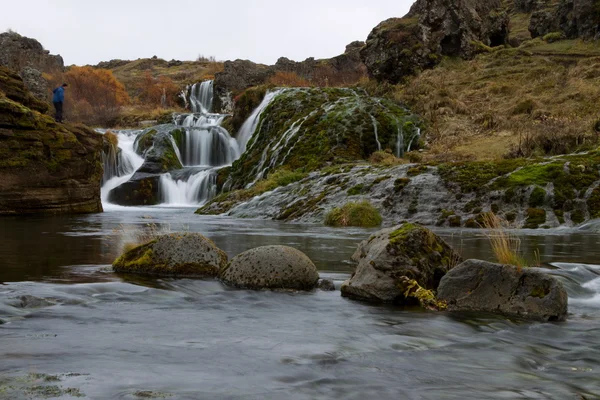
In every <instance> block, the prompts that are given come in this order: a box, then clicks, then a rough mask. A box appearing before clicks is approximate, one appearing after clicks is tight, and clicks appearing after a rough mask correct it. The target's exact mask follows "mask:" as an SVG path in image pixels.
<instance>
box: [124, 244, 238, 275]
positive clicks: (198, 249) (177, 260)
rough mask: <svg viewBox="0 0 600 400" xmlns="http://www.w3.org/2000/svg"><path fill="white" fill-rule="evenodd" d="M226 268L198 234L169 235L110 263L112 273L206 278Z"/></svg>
mask: <svg viewBox="0 0 600 400" xmlns="http://www.w3.org/2000/svg"><path fill="white" fill-rule="evenodd" d="M226 265H227V255H226V254H225V252H224V251H223V250H221V249H219V248H218V247H217V246H216V245H215V244H214V243H213V241H212V240H210V239H208V238H206V237H204V236H202V235H201V234H199V233H172V234H169V235H163V236H160V237H158V238H156V239H154V240H152V241H150V242H148V243H146V244H143V245H141V246H138V247H135V248H133V249H131V250H129V251H127V252H125V253H124V254H123V255H121V257H119V258H118V259H117V260H115V262H114V263H113V268H114V270H115V271H116V272H123V273H132V274H144V275H155V276H175V277H192V278H208V277H215V276H217V274H218V272H219V270H220V269H221V268H223V267H225V266H226Z"/></svg>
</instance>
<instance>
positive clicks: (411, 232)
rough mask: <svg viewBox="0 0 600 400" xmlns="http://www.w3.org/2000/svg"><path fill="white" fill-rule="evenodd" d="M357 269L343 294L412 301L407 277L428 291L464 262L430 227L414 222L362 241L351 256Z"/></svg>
mask: <svg viewBox="0 0 600 400" xmlns="http://www.w3.org/2000/svg"><path fill="white" fill-rule="evenodd" d="M352 259H353V260H354V261H357V262H358V266H357V267H356V272H354V274H353V275H352V277H351V278H350V279H349V280H347V281H346V282H344V283H343V284H342V287H341V290H342V296H346V297H352V298H355V299H360V300H366V301H371V302H384V303H396V304H407V303H408V304H411V301H412V299H408V298H407V297H406V296H405V293H406V289H407V288H406V287H404V283H405V278H408V279H409V280H414V281H416V282H417V283H418V284H419V285H420V286H421V287H423V288H425V289H429V290H433V289H435V288H437V286H438V284H439V282H440V279H441V278H442V277H443V276H444V275H445V274H446V273H447V272H448V271H449V270H450V269H451V268H452V266H454V265H455V264H457V262H460V261H461V258H460V255H458V254H457V253H456V252H454V250H452V249H451V248H450V246H448V245H447V244H446V242H444V240H442V239H441V238H440V237H438V236H437V235H435V234H434V233H433V232H431V231H430V230H428V229H426V228H424V227H422V226H420V225H415V224H411V223H404V224H402V225H399V226H396V227H394V228H389V229H384V230H382V231H379V232H377V233H375V234H373V235H372V236H371V237H370V238H369V239H368V240H365V241H363V242H361V243H360V244H359V246H358V249H357V250H356V252H355V253H354V255H353V256H352Z"/></svg>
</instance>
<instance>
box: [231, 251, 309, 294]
mask: <svg viewBox="0 0 600 400" xmlns="http://www.w3.org/2000/svg"><path fill="white" fill-rule="evenodd" d="M219 276H220V278H221V279H222V280H223V281H224V282H225V283H227V284H229V285H232V286H236V287H241V288H248V289H292V290H312V289H314V288H315V287H316V285H317V281H318V280H319V273H318V272H317V268H316V267H315V265H314V264H313V262H312V261H311V260H310V258H308V256H306V255H305V254H304V253H302V252H301V251H300V250H296V249H294V248H292V247H288V246H262V247H257V248H254V249H250V250H248V251H245V252H243V253H241V254H238V255H237V256H235V257H234V258H233V259H232V260H231V262H230V263H229V265H228V266H227V268H225V269H224V270H222V271H221V273H220V274H219Z"/></svg>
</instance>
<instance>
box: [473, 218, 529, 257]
mask: <svg viewBox="0 0 600 400" xmlns="http://www.w3.org/2000/svg"><path fill="white" fill-rule="evenodd" d="M482 220H483V227H484V228H485V229H487V230H488V233H487V234H486V235H487V237H488V239H489V240H490V244H491V245H492V250H493V252H494V254H495V256H496V259H497V260H498V262H499V263H501V264H509V265H515V266H517V267H519V268H523V267H527V263H526V261H525V260H524V259H523V257H521V255H520V254H519V253H520V250H521V240H520V239H519V238H517V237H515V236H514V235H512V234H511V233H510V232H509V231H507V229H506V223H505V221H503V220H502V219H501V218H500V217H498V216H497V215H496V214H494V213H491V212H489V213H484V214H482Z"/></svg>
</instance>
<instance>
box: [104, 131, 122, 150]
mask: <svg viewBox="0 0 600 400" xmlns="http://www.w3.org/2000/svg"><path fill="white" fill-rule="evenodd" d="M104 137H105V138H106V140H108V142H109V143H110V144H111V145H112V146H113V147H114V148H116V147H117V146H118V145H119V138H118V137H117V135H115V133H114V132H111V131H106V132H105V133H104Z"/></svg>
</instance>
